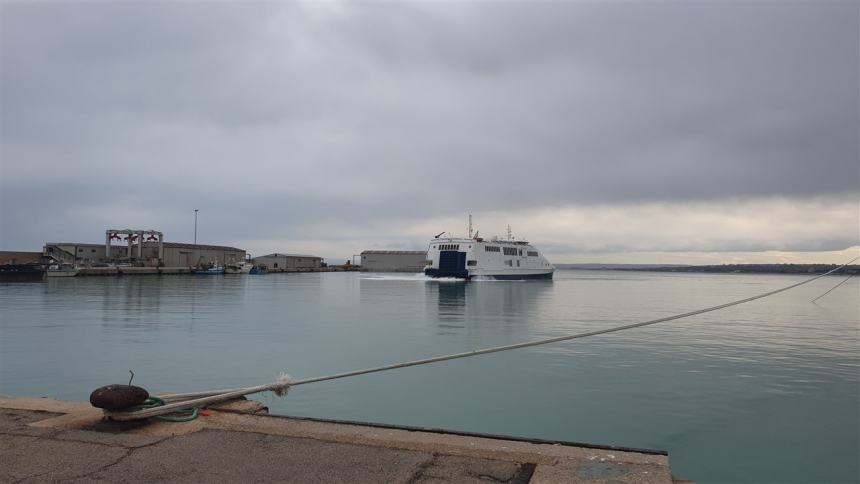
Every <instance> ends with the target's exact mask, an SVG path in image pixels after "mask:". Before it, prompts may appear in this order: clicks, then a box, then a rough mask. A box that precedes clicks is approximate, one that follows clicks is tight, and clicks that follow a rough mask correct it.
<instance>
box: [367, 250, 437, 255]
mask: <svg viewBox="0 0 860 484" xmlns="http://www.w3.org/2000/svg"><path fill="white" fill-rule="evenodd" d="M426 253H427V251H426V250H365V251H363V252H362V253H361V255H365V254H398V255H423V254H426Z"/></svg>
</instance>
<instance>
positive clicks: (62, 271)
mask: <svg viewBox="0 0 860 484" xmlns="http://www.w3.org/2000/svg"><path fill="white" fill-rule="evenodd" d="M46 275H47V276H48V277H74V276H77V275H78V269H77V267H75V266H73V265H71V264H68V263H65V264H51V265H50V266H48V270H47V271H46Z"/></svg>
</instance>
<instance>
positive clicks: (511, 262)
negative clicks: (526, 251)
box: [505, 260, 514, 267]
mask: <svg viewBox="0 0 860 484" xmlns="http://www.w3.org/2000/svg"><path fill="white" fill-rule="evenodd" d="M505 265H506V266H508V267H513V266H514V263H513V261H509V260H506V261H505Z"/></svg>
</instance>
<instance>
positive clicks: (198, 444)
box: [0, 396, 684, 484]
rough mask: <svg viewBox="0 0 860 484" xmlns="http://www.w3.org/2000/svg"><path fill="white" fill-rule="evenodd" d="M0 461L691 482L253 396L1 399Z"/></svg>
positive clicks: (605, 451) (606, 456) (294, 474)
mask: <svg viewBox="0 0 860 484" xmlns="http://www.w3.org/2000/svg"><path fill="white" fill-rule="evenodd" d="M0 462H3V465H2V466H0V482H59V481H66V480H69V481H74V482H124V483H126V484H134V483H138V482H140V483H148V482H157V481H166V482H213V483H215V482H224V483H227V482H231V483H232V482H301V483H317V482H319V483H377V482H390V483H401V484H407V483H436V482H457V483H474V484H479V483H486V482H507V483H516V484H528V483H531V484H550V483H551V484H562V483H582V484H607V483H613V484H673V483H675V484H678V483H680V482H684V481H679V480H676V479H674V478H673V477H672V473H671V468H670V465H669V456H668V455H667V453H666V452H662V451H652V450H642V449H627V448H619V447H607V446H599V445H588V444H576V443H571V442H559V441H543V440H534V439H524V438H516V437H504V436H497V435H486V434H474V433H466V432H451V431H445V430H438V429H426V428H416V427H401V426H395V425H380V424H368V423H360V422H345V421H332V420H320V419H311V418H294V417H284V416H270V415H268V412H267V409H266V407H264V406H263V404H262V403H260V402H257V401H253V400H233V401H230V402H224V403H221V404H218V405H215V406H212V407H210V408H209V409H207V410H205V412H204V414H203V415H202V416H200V417H198V418H197V419H196V420H193V421H190V422H182V423H175V422H164V421H156V420H145V421H138V422H114V421H107V420H104V417H103V414H102V412H101V410H99V409H96V408H93V407H92V406H90V405H89V404H88V403H77V402H64V401H60V400H54V399H51V398H22V397H4V396H0Z"/></svg>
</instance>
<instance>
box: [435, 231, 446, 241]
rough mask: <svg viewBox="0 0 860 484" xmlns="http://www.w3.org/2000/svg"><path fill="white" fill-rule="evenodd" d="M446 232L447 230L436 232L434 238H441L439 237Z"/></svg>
mask: <svg viewBox="0 0 860 484" xmlns="http://www.w3.org/2000/svg"><path fill="white" fill-rule="evenodd" d="M444 233H445V232H439V233H438V234H436V236H435V237H433V238H434V239H438V238H439V237H441V236H442V234H444Z"/></svg>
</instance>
